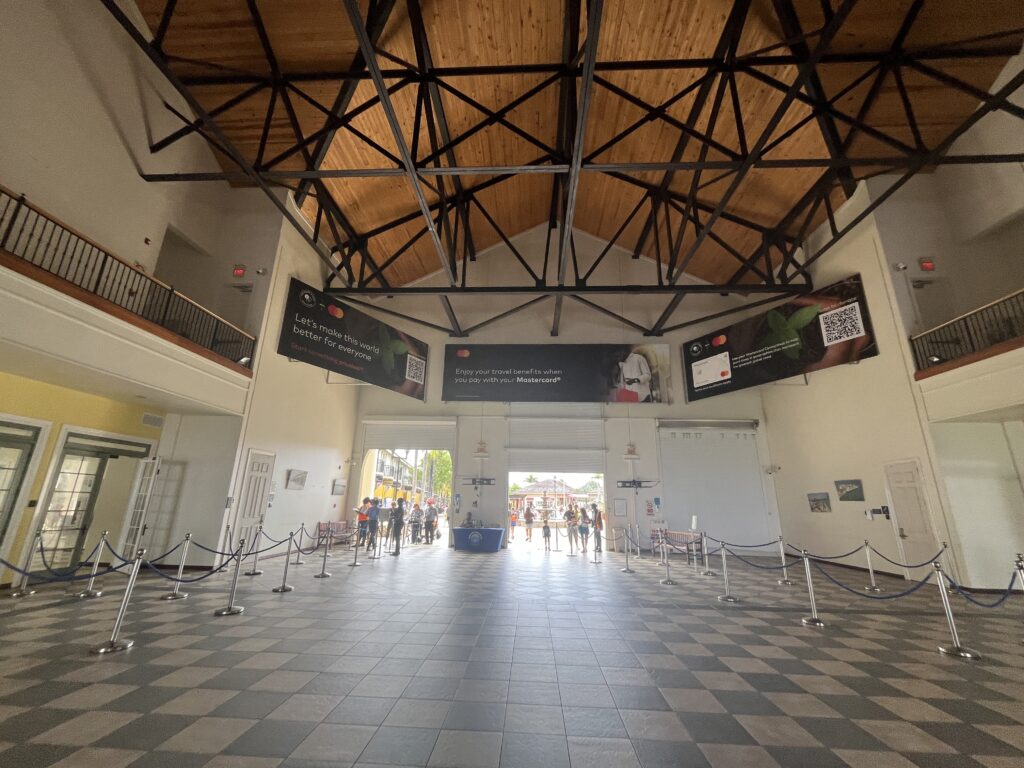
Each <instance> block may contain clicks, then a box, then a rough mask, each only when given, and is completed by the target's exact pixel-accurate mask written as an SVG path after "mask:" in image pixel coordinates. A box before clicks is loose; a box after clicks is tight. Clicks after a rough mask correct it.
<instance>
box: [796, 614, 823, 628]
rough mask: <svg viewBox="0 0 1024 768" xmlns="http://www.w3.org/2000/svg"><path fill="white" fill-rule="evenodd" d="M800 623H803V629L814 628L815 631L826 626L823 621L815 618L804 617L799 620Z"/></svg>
mask: <svg viewBox="0 0 1024 768" xmlns="http://www.w3.org/2000/svg"><path fill="white" fill-rule="evenodd" d="M800 621H801V622H803V625H804V626H805V627H815V628H816V629H821V628H822V627H826V626H828V625H827V624H826V623H825V622H824V621H822V620H821V619H819V618H818V617H817V616H804V617H803V618H802V619H800Z"/></svg>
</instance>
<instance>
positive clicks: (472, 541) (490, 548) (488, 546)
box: [453, 528, 505, 552]
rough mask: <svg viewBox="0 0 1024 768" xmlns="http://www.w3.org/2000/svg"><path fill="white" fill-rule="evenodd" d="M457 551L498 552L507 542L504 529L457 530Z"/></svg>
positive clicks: (455, 535)
mask: <svg viewBox="0 0 1024 768" xmlns="http://www.w3.org/2000/svg"><path fill="white" fill-rule="evenodd" d="M453 535H454V537H455V549H457V550H462V551H465V552H497V551H498V550H499V549H501V545H502V542H504V541H505V529H504V528H455V529H454V531H453Z"/></svg>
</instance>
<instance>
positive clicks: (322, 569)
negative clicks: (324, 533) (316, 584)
mask: <svg viewBox="0 0 1024 768" xmlns="http://www.w3.org/2000/svg"><path fill="white" fill-rule="evenodd" d="M329 541H330V537H329V536H328V542H329ZM330 546H331V545H330V544H329V543H328V544H325V545H324V562H323V565H322V566H320V573H315V574H313V578H314V579H329V578H331V574H329V573H328V572H327V558H328V557H330V555H329V554H328V553H327V549H328V548H329V547H330Z"/></svg>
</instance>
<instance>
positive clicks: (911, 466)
mask: <svg viewBox="0 0 1024 768" xmlns="http://www.w3.org/2000/svg"><path fill="white" fill-rule="evenodd" d="M885 484H886V492H887V493H888V496H889V511H890V513H891V515H892V526H893V530H894V531H895V532H896V545H897V548H898V549H899V553H900V560H901V561H902V562H904V563H910V564H913V563H922V562H924V561H925V560H927V559H928V558H930V557H932V556H933V555H934V554H935V553H936V552H937V551H938V549H939V543H938V541H937V540H936V538H935V532H934V531H933V530H932V525H931V520H930V518H929V515H928V503H927V502H926V501H925V497H924V489H923V488H922V487H921V468H920V466H919V465H918V463H917V461H916V460H909V461H898V462H895V463H893V464H886V465H885ZM944 564H945V563H944ZM926 573H927V571H926V570H925V569H924V568H917V569H909V568H904V575H905V576H906V577H907V578H908V579H920V578H923V577H924V576H925V574H926Z"/></svg>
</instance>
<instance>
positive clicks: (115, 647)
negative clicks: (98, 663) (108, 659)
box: [89, 640, 135, 656]
mask: <svg viewBox="0 0 1024 768" xmlns="http://www.w3.org/2000/svg"><path fill="white" fill-rule="evenodd" d="M133 645H135V641H134V640H118V641H117V642H114V643H112V642H110V641H109V640H108V641H107V642H105V643H104V644H103V645H98V646H96V647H95V648H92V649H90V650H89V653H93V654H96V655H97V656H102V655H106V654H108V653H117V652H118V651H127V650H128V649H129V648H131V647H132V646H133Z"/></svg>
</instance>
